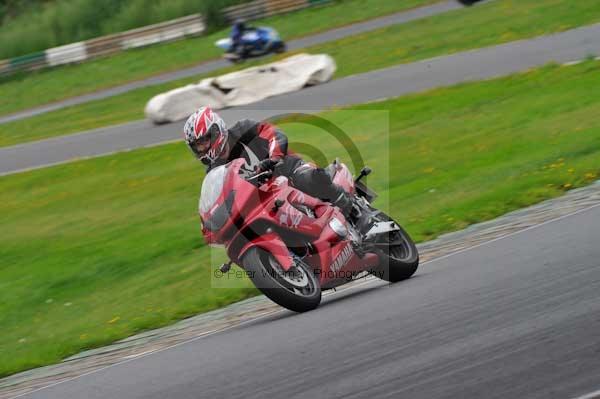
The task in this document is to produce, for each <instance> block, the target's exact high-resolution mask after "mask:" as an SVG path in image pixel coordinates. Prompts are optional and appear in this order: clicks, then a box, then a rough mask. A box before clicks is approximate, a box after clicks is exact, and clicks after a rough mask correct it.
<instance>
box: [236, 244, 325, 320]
mask: <svg viewBox="0 0 600 399" xmlns="http://www.w3.org/2000/svg"><path fill="white" fill-rule="evenodd" d="M242 264H243V266H244V269H245V270H246V271H247V272H248V276H249V277H250V280H252V282H253V283H254V285H255V286H256V288H258V289H259V290H260V291H261V292H262V293H263V294H265V295H266V296H267V298H269V299H270V300H272V301H273V302H275V303H276V304H278V305H281V306H283V307H284V308H287V309H289V310H292V311H294V312H307V311H309V310H313V309H315V308H316V307H317V306H319V303H321V286H320V285H319V280H318V279H317V277H316V276H315V273H314V272H313V270H312V268H311V267H310V266H309V265H307V264H306V263H304V262H302V261H300V260H298V259H295V263H294V265H293V266H292V268H291V269H290V270H288V271H287V272H286V271H284V270H283V268H282V267H281V265H279V263H278V262H277V261H276V260H275V258H274V257H273V255H271V254H270V253H269V252H267V251H265V250H262V249H260V248H251V249H249V250H248V252H247V253H246V255H244V258H243V259H242Z"/></svg>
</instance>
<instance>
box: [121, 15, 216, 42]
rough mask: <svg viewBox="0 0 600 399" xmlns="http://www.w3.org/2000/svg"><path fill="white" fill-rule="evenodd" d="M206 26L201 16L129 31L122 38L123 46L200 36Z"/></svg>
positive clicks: (191, 16)
mask: <svg viewBox="0 0 600 399" xmlns="http://www.w3.org/2000/svg"><path fill="white" fill-rule="evenodd" d="M204 29H205V26H204V22H203V21H202V18H201V16H200V14H195V15H189V16H187V17H183V18H179V19H175V20H172V21H167V22H163V23H160V24H156V25H152V26H146V27H143V28H138V29H133V30H130V31H127V32H125V33H124V34H123V36H122V43H121V46H122V47H123V48H125V49H127V48H135V47H142V46H148V45H150V44H155V43H161V42H166V41H170V40H177V39H181V38H183V37H185V36H193V35H199V34H201V33H202V32H204Z"/></svg>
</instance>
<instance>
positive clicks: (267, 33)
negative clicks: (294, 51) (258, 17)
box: [215, 26, 286, 62]
mask: <svg viewBox="0 0 600 399" xmlns="http://www.w3.org/2000/svg"><path fill="white" fill-rule="evenodd" d="M215 45H216V46H217V47H220V48H222V49H223V50H225V54H224V55H223V57H224V58H226V59H228V60H229V61H231V62H242V61H244V60H245V59H247V58H254V57H260V56H263V55H266V54H271V53H283V52H285V51H286V45H285V43H284V41H283V40H281V38H280V37H279V33H277V31H276V30H275V29H273V28H269V27H264V26H260V27H258V28H253V29H250V30H248V31H246V32H244V33H243V35H242V37H241V39H240V44H239V45H238V46H237V48H233V40H232V39H231V38H230V37H228V38H224V39H219V40H217V41H216V42H215Z"/></svg>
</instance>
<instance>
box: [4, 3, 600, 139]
mask: <svg viewBox="0 0 600 399" xmlns="http://www.w3.org/2000/svg"><path fill="white" fill-rule="evenodd" d="M595 21H600V7H597V6H595V5H593V4H592V3H591V2H569V1H565V0H519V1H518V2H517V1H516V0H497V1H494V2H490V3H485V4H482V5H480V6H477V7H471V8H468V9H462V10H457V11H454V12H450V13H447V14H443V15H438V16H434V17H431V18H427V19H423V20H419V21H414V22H412V23H409V24H406V25H396V26H392V27H389V28H385V29H382V30H380V31H378V32H376V33H369V34H364V35H358V36H353V37H350V38H346V39H341V40H338V41H335V42H332V43H329V44H324V45H319V46H315V47H311V48H309V49H307V50H308V51H310V52H311V53H329V54H332V55H333V56H334V57H335V59H336V62H337V64H338V71H337V72H336V76H335V77H336V78H341V77H344V76H348V75H352V74H355V73H361V72H367V71H370V70H374V69H378V68H383V67H387V66H391V65H394V64H397V63H404V62H409V61H415V60H419V59H424V58H428V57H432V56H435V55H442V54H448V53H453V52H457V51H463V50H467V49H472V48H476V47H482V46H488V45H493V44H498V43H502V42H506V41H510V40H516V39H522V38H526V37H532V36H536V35H540V34H544V33H548V32H555V31H560V30H564V29H568V28H572V27H575V26H579V25H585V24H588V23H592V22H595ZM357 54H360V57H358V56H357ZM365 60H367V61H365ZM256 64H257V62H253V63H248V64H246V65H244V66H243V67H248V66H251V65H256ZM240 68H242V67H241V66H237V67H230V68H227V69H225V70H221V71H217V72H213V73H212V75H216V74H218V73H224V72H229V71H232V70H235V69H240ZM205 76H206V75H205ZM199 79H200V77H194V78H186V79H183V80H180V81H176V82H169V83H166V84H163V85H159V86H154V87H148V88H143V89H139V90H135V91H132V92H129V93H126V94H123V95H121V96H116V97H112V98H109V99H105V100H99V101H95V102H91V103H87V104H82V105H78V106H74V107H70V108H67V109H63V110H60V111H55V112H51V113H47V114H44V115H40V116H36V117H32V118H28V119H25V120H21V121H16V122H12V123H8V124H3V125H0V146H7V145H12V144H17V143H20V142H24V141H33V140H38V139H43V138H47V137H52V136H56V135H64V134H69V133H74V132H79V131H83V130H87V129H92V128H96V127H102V126H108V125H111V124H117V123H121V122H127V121H132V120H136V119H141V118H143V117H144V115H143V108H144V106H145V104H146V102H147V101H148V100H149V99H150V98H151V97H152V96H153V95H156V94H158V93H160V92H163V91H166V90H169V89H172V88H175V87H178V86H181V85H184V84H188V83H190V82H194V81H197V80H199ZM25 132H26V134H25Z"/></svg>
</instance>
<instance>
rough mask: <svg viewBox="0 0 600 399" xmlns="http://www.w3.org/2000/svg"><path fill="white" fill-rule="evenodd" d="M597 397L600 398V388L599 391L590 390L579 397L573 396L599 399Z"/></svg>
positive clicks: (578, 398)
mask: <svg viewBox="0 0 600 399" xmlns="http://www.w3.org/2000/svg"><path fill="white" fill-rule="evenodd" d="M597 398H600V389H599V390H597V391H594V392H590V393H588V394H586V395H583V396H578V397H576V398H573V399H597Z"/></svg>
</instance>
